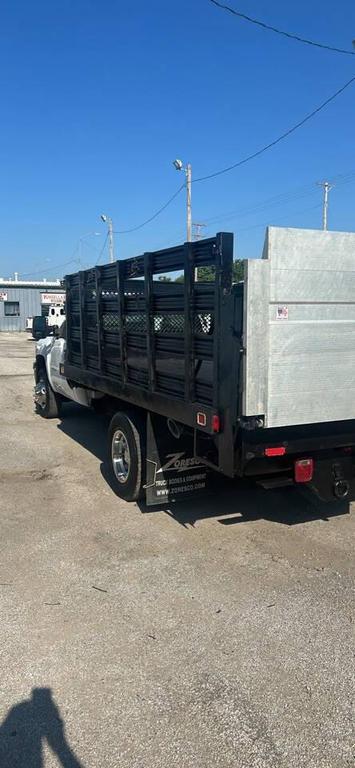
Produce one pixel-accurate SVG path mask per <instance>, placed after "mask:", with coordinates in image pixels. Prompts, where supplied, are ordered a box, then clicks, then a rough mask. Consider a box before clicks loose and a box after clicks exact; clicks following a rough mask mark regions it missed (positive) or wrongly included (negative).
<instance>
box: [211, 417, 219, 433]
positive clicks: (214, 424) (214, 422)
mask: <svg viewBox="0 0 355 768" xmlns="http://www.w3.org/2000/svg"><path fill="white" fill-rule="evenodd" d="M220 429H221V422H220V418H219V416H218V414H217V413H215V414H214V415H213V416H212V432H219V430H220Z"/></svg>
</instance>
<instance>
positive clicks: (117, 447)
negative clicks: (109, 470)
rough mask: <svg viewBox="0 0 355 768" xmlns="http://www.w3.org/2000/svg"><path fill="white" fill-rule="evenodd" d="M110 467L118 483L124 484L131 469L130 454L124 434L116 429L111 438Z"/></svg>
mask: <svg viewBox="0 0 355 768" xmlns="http://www.w3.org/2000/svg"><path fill="white" fill-rule="evenodd" d="M111 456H112V466H113V471H114V473H115V477H116V478H117V480H118V482H119V483H126V482H127V480H128V477H129V473H130V469H131V454H130V451H129V447H128V442H127V438H126V436H125V434H124V433H123V432H122V430H121V429H116V432H114V434H113V437H112V451H111Z"/></svg>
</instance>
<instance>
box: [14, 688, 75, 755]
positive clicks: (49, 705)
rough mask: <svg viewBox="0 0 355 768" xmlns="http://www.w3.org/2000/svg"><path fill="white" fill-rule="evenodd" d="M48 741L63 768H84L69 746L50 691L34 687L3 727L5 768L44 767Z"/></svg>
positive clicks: (15, 708)
mask: <svg viewBox="0 0 355 768" xmlns="http://www.w3.org/2000/svg"><path fill="white" fill-rule="evenodd" d="M44 742H47V744H48V745H49V747H50V748H51V750H52V752H53V753H54V754H55V756H56V757H57V759H58V762H59V764H60V765H61V766H62V767H63V768H84V767H83V765H82V763H80V762H79V760H78V759H77V757H76V756H75V754H74V752H73V750H72V749H71V747H70V746H69V744H68V741H67V739H66V735H65V729H64V724H63V721H62V719H61V717H60V712H59V709H58V707H57V705H56V704H55V702H54V700H53V698H52V692H51V689H50V688H34V689H33V690H32V694H31V696H30V698H29V699H26V700H24V701H21V702H20V703H19V704H16V705H15V706H14V707H12V709H10V711H9V712H8V714H7V716H6V717H5V720H4V721H3V723H2V724H1V726H0V766H1V768H15V766H16V768H43V766H44V759H43V743H44Z"/></svg>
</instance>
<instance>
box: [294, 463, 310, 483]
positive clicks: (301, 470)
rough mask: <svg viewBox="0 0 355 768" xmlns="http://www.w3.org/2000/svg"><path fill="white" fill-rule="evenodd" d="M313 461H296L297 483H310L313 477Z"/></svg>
mask: <svg viewBox="0 0 355 768" xmlns="http://www.w3.org/2000/svg"><path fill="white" fill-rule="evenodd" d="M313 469H314V462H313V459H298V461H295V482H296V483H309V481H310V480H312V477H313Z"/></svg>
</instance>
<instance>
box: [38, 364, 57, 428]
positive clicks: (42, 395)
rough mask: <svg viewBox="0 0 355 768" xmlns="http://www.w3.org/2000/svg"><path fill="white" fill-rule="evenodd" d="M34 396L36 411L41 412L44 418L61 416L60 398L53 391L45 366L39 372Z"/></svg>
mask: <svg viewBox="0 0 355 768" xmlns="http://www.w3.org/2000/svg"><path fill="white" fill-rule="evenodd" d="M34 398H35V406H36V413H39V414H40V416H43V418H44V419H56V418H57V417H58V416H59V412H60V405H61V403H60V398H59V396H58V395H56V393H55V392H53V389H52V387H51V385H50V383H49V381H48V376H47V374H46V372H45V370H44V369H43V368H41V370H40V371H39V374H38V381H37V383H36V384H35V394H34Z"/></svg>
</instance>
